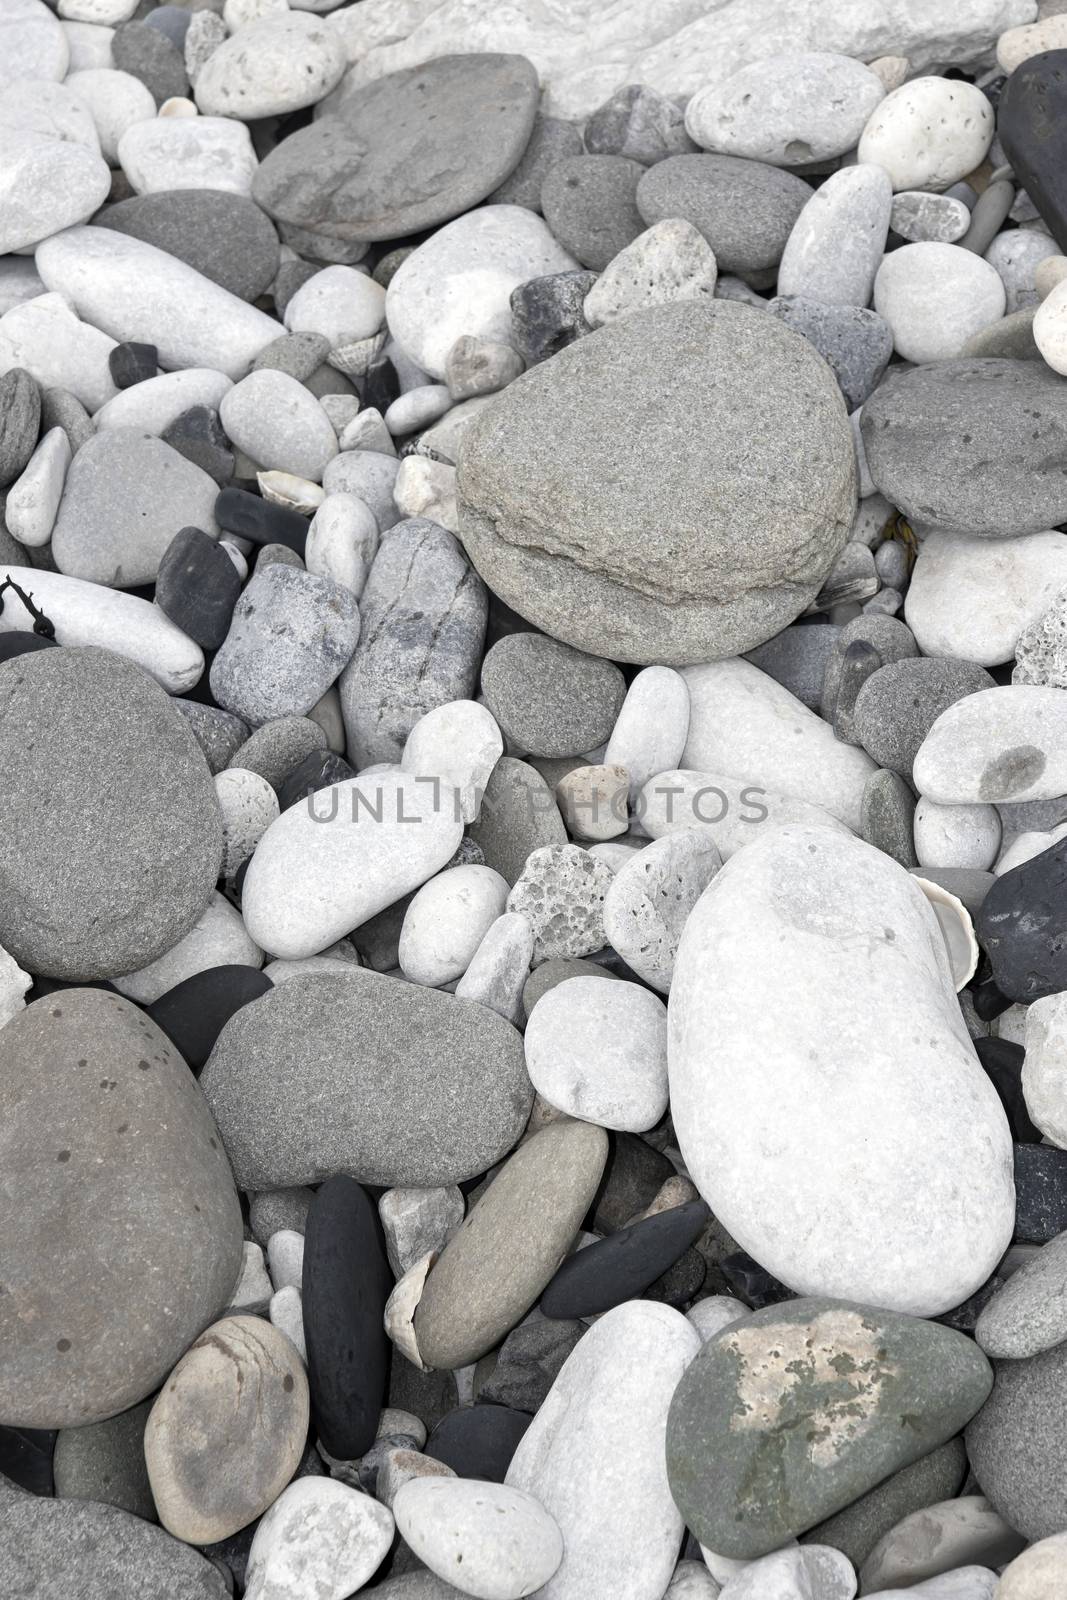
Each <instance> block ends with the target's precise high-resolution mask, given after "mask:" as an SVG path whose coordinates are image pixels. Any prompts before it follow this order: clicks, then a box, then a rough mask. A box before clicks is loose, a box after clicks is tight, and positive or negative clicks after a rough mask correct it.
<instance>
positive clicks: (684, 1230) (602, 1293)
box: [541, 1200, 710, 1318]
mask: <svg viewBox="0 0 1067 1600" xmlns="http://www.w3.org/2000/svg"><path fill="white" fill-rule="evenodd" d="M709 1219H710V1212H709V1211H708V1208H707V1206H706V1205H705V1204H704V1201H703V1200H691V1201H689V1202H688V1203H686V1204H684V1205H680V1206H672V1207H669V1208H667V1209H666V1210H663V1211H659V1212H656V1213H655V1214H653V1215H652V1216H648V1217H640V1218H638V1220H637V1221H636V1222H634V1223H632V1224H631V1225H630V1226H629V1227H627V1228H620V1229H619V1231H618V1232H617V1233H613V1234H611V1235H610V1237H609V1238H607V1239H599V1240H596V1241H594V1242H593V1243H591V1244H588V1245H586V1246H585V1247H584V1248H582V1249H580V1250H578V1251H576V1252H575V1253H574V1254H573V1255H572V1256H570V1257H569V1258H568V1259H567V1260H566V1261H564V1262H563V1264H562V1266H561V1267H560V1268H559V1269H558V1271H557V1272H556V1273H555V1274H554V1276H553V1278H552V1280H551V1282H550V1283H549V1284H548V1286H547V1288H546V1289H545V1292H544V1294H543V1295H542V1296H541V1311H542V1314H543V1315H544V1316H546V1317H564V1318H565V1317H591V1316H598V1315H600V1314H601V1313H603V1312H605V1311H610V1310H611V1309H612V1307H613V1306H617V1305H621V1304H622V1303H623V1302H624V1301H626V1300H634V1299H637V1298H638V1297H639V1296H640V1295H641V1294H642V1293H643V1292H644V1291H645V1290H647V1289H649V1288H650V1286H651V1285H653V1284H655V1283H656V1281H657V1280H658V1279H660V1278H662V1277H663V1275H664V1274H665V1273H666V1272H668V1271H669V1269H670V1268H671V1267H673V1266H674V1265H675V1264H676V1263H677V1262H678V1261H679V1260H680V1258H681V1257H682V1256H683V1255H684V1253H685V1252H686V1251H687V1250H689V1249H690V1248H691V1247H692V1245H693V1244H694V1243H695V1242H696V1240H697V1239H698V1238H700V1236H701V1234H702V1233H703V1232H704V1229H705V1227H706V1226H707V1224H708V1221H709ZM701 1276H703V1274H701ZM686 1298H688V1296H687V1297H686Z"/></svg>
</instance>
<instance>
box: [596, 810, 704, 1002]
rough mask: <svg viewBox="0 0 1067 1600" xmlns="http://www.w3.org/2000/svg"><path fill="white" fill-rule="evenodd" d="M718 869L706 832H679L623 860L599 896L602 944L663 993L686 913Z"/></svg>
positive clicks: (672, 965)
mask: <svg viewBox="0 0 1067 1600" xmlns="http://www.w3.org/2000/svg"><path fill="white" fill-rule="evenodd" d="M721 866H722V856H721V855H720V854H719V848H718V846H717V845H716V843H715V840H714V839H713V838H712V836H711V834H710V833H709V832H707V831H706V830H705V829H703V828H680V829H679V830H678V831H677V832H672V833H668V834H666V835H665V836H664V837H663V838H662V839H656V840H655V841H654V842H653V843H652V844H650V845H649V846H648V847H647V848H646V849H644V850H641V851H638V852H637V854H636V855H633V856H631V857H630V858H629V859H628V860H626V861H624V863H623V864H622V866H620V867H619V869H618V870H617V872H616V873H615V877H614V880H613V882H612V884H611V887H610V888H609V889H608V892H607V894H606V895H605V897H604V932H605V934H606V935H607V942H608V943H609V944H610V945H611V946H612V948H613V949H614V950H616V951H617V952H618V954H619V955H620V956H622V959H623V960H624V961H625V962H626V964H627V966H629V967H630V968H631V969H632V970H633V971H634V972H636V973H637V976H638V977H639V978H643V979H644V980H645V982H646V983H649V984H651V985H652V987H653V988H654V989H658V990H659V992H660V993H661V994H666V993H667V992H668V990H669V989H670V986H671V977H672V975H673V973H674V961H675V957H676V955H677V953H678V941H679V939H680V938H681V937H682V930H683V928H684V927H685V924H686V920H687V918H688V917H689V913H690V912H691V911H692V909H693V907H694V906H695V905H696V903H697V901H698V900H699V899H700V896H701V895H702V894H703V893H704V890H705V889H706V888H707V886H708V884H709V883H710V882H711V880H712V878H713V877H714V876H715V874H716V872H718V870H719V868H720V867H721Z"/></svg>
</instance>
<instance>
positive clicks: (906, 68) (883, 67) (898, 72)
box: [867, 56, 911, 94]
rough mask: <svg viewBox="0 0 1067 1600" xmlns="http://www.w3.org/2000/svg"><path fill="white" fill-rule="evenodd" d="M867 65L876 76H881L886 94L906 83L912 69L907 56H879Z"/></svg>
mask: <svg viewBox="0 0 1067 1600" xmlns="http://www.w3.org/2000/svg"><path fill="white" fill-rule="evenodd" d="M867 65H868V67H869V68H870V70H871V71H872V72H873V73H874V75H875V77H876V78H881V80H882V82H883V84H884V85H885V92H886V94H892V93H893V90H894V89H899V88H900V86H901V84H902V83H906V82H907V77H908V73H909V72H910V71H911V63H910V62H909V60H908V58H907V56H879V57H878V58H877V60H875V61H868V63H867Z"/></svg>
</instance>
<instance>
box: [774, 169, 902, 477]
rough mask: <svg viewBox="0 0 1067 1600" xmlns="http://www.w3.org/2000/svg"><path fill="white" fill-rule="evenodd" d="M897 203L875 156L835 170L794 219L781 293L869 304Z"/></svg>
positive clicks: (780, 278)
mask: <svg viewBox="0 0 1067 1600" xmlns="http://www.w3.org/2000/svg"><path fill="white" fill-rule="evenodd" d="M892 203H893V186H892V184H891V183H890V181H889V175H888V173H886V172H884V171H883V169H882V168H881V167H879V166H875V165H874V164H873V163H871V162H863V163H861V164H860V165H858V166H855V167H843V168H842V169H841V171H840V172H834V173H831V175H830V177H829V178H827V180H826V182H825V183H823V184H820V185H819V187H818V189H816V191H815V193H814V194H813V195H812V197H811V199H810V200H808V201H807V202H806V203H805V206H804V209H803V211H802V212H801V213H800V215H799V217H798V218H797V220H796V222H795V223H794V224H793V231H792V232H791V233H790V235H789V238H788V239H787V240H786V244H785V249H784V250H783V252H782V260H781V264H780V265H779V268H778V293H779V294H780V295H801V296H803V297H804V298H806V299H808V300H825V301H826V302H827V303H828V304H830V305H842V306H866V305H867V304H868V302H869V301H870V298H871V289H872V287H873V285H874V275H875V273H876V272H877V271H878V265H879V263H880V261H881V259H882V255H883V252H884V250H885V241H886V235H887V233H888V231H889V216H890V208H891V206H892ZM868 493H870V491H868Z"/></svg>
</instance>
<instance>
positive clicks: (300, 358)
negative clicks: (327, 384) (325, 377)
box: [250, 333, 330, 383]
mask: <svg viewBox="0 0 1067 1600" xmlns="http://www.w3.org/2000/svg"><path fill="white" fill-rule="evenodd" d="M329 353H330V341H329V339H327V338H326V336H325V335H324V334H321V333H283V334H282V336H281V338H280V339H275V341H274V343H273V344H269V345H267V347H266V349H265V350H261V351H260V352H259V355H258V356H256V358H255V360H254V361H253V362H252V366H251V369H250V370H251V371H252V372H259V371H260V369H261V368H263V367H270V368H273V369H274V370H276V371H278V372H285V373H288V375H289V377H291V378H295V379H296V381H297V382H298V383H304V382H305V381H306V380H307V379H308V378H310V377H311V374H312V373H313V372H315V371H317V370H318V368H319V367H321V366H322V363H323V362H324V361H325V360H326V357H327V356H328V355H329Z"/></svg>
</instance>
